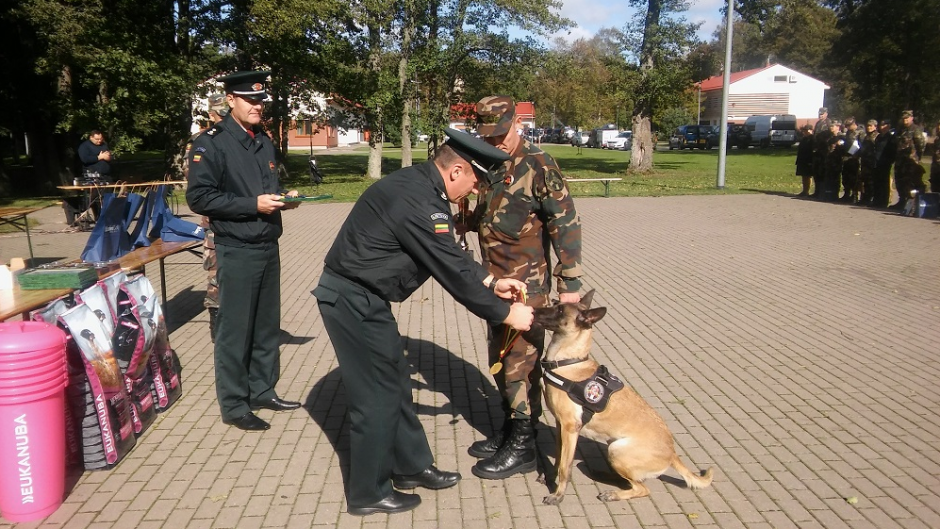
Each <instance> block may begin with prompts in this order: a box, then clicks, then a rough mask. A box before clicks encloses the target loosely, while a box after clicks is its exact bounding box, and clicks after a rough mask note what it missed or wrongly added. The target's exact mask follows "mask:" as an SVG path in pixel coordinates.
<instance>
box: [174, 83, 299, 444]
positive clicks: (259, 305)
mask: <svg viewBox="0 0 940 529" xmlns="http://www.w3.org/2000/svg"><path fill="white" fill-rule="evenodd" d="M268 73H269V72H236V73H233V74H231V75H227V76H224V77H220V78H219V79H218V80H219V81H221V82H223V83H224V84H225V94H226V95H225V97H226V100H227V101H228V105H229V108H230V111H229V114H228V116H226V117H225V119H223V120H222V121H221V122H219V123H217V124H215V125H214V126H213V127H212V128H211V129H209V130H207V131H206V132H205V133H204V134H201V135H200V136H199V137H198V138H196V139H195V141H194V142H193V148H192V150H191V151H190V153H189V177H188V179H189V187H188V189H187V190H186V201H187V202H189V207H190V208H191V209H192V210H193V211H194V212H196V213H198V214H201V215H205V216H207V217H209V219H210V224H211V227H212V231H213V232H214V233H215V244H216V259H217V263H218V272H217V274H218V276H217V279H218V284H219V292H220V296H219V313H218V329H217V331H218V332H217V335H216V340H215V385H216V394H217V395H218V399H219V407H220V408H221V412H222V422H224V423H225V424H231V425H234V426H236V427H238V428H241V429H242V430H267V429H268V428H269V427H270V425H268V423H267V422H265V421H264V420H262V419H261V418H259V417H257V416H256V415H255V414H253V413H252V410H257V409H260V408H266V409H269V410H275V411H282V410H292V409H296V408H299V407H300V403H299V402H290V401H285V400H281V399H280V398H279V397H278V396H277V394H276V393H275V392H274V386H275V385H276V384H277V381H278V378H279V377H280V371H281V366H280V351H279V350H278V334H279V332H280V322H281V321H280V320H281V312H280V309H281V262H280V255H279V252H278V245H277V240H278V238H279V237H280V236H281V233H282V231H283V228H282V226H281V212H280V210H281V209H291V208H293V207H296V206H297V205H298V204H299V203H298V202H293V203H288V204H285V203H284V202H282V201H281V189H280V186H279V185H278V180H277V165H276V163H275V161H274V145H273V144H272V143H271V139H270V138H269V137H268V135H267V134H266V133H265V132H264V130H262V128H261V125H260V124H261V109H262V106H263V102H264V100H265V99H267V97H268V94H267V92H266V91H265V82H266V80H267V77H268ZM289 194H290V195H296V194H297V192H296V191H291V192H290V193H289ZM226 285H231V286H230V287H227V286H226Z"/></svg>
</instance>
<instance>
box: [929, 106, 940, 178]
mask: <svg viewBox="0 0 940 529" xmlns="http://www.w3.org/2000/svg"><path fill="white" fill-rule="evenodd" d="M930 191H931V192H933V193H940V121H938V122H937V126H936V127H935V128H934V130H933V160H932V161H931V163H930Z"/></svg>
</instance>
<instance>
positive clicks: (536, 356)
mask: <svg viewBox="0 0 940 529" xmlns="http://www.w3.org/2000/svg"><path fill="white" fill-rule="evenodd" d="M526 305H529V306H530V307H535V308H539V307H545V306H547V305H548V296H546V295H544V294H537V295H530V296H529V297H528V299H527V301H526ZM511 332H512V329H511V328H510V327H509V326H508V325H491V326H490V329H489V335H488V336H487V341H488V352H489V365H490V367H493V365H495V364H496V363H497V362H501V363H502V365H503V367H502V369H500V371H499V372H498V373H496V374H494V375H493V381H494V382H496V387H497V389H499V394H500V396H502V398H503V407H504V408H505V409H506V419H534V418H538V417H539V416H541V415H542V385H541V380H540V379H541V378H542V367H541V365H540V364H539V360H541V359H542V354H543V353H544V352H545V331H544V330H543V329H542V328H540V327H539V328H532V329H531V330H529V331H526V332H524V333H522V334H521V335H520V336H519V338H518V339H516V341H515V343H514V344H513V345H512V347H511V348H510V349H509V351H508V352H507V353H506V355H505V356H503V358H502V359H500V357H499V355H500V352H501V351H502V349H503V348H504V347H505V345H506V341H507V336H508V335H509V333H511Z"/></svg>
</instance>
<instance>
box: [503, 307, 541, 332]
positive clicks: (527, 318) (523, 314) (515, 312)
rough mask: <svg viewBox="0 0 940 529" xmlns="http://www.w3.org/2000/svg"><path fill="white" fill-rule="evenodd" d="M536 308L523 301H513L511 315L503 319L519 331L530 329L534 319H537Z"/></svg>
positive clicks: (510, 309) (510, 308)
mask: <svg viewBox="0 0 940 529" xmlns="http://www.w3.org/2000/svg"><path fill="white" fill-rule="evenodd" d="M534 312H535V309H533V308H532V307H530V306H528V305H523V304H522V303H513V304H512V305H511V306H510V307H509V316H506V319H505V320H503V323H505V324H506V325H509V326H510V327H512V328H513V329H515V330H517V331H528V330H529V329H531V328H532V320H534V319H535V314H534Z"/></svg>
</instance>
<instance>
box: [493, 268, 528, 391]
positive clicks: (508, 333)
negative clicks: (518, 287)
mask: <svg viewBox="0 0 940 529" xmlns="http://www.w3.org/2000/svg"><path fill="white" fill-rule="evenodd" d="M493 281H496V278H495V277H494V278H493ZM522 302H523V303H525V302H526V295H525V290H523V291H522ZM521 334H522V333H521V332H520V331H517V330H515V329H513V328H512V327H510V326H509V325H506V327H505V328H504V329H503V348H502V349H500V350H499V360H497V361H496V363H495V364H493V365H492V366H490V374H491V375H495V374H496V373H499V372H500V371H502V370H503V357H505V356H506V354H508V353H509V350H510V349H512V346H513V345H515V344H516V340H518V339H519V336H520V335H521Z"/></svg>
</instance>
